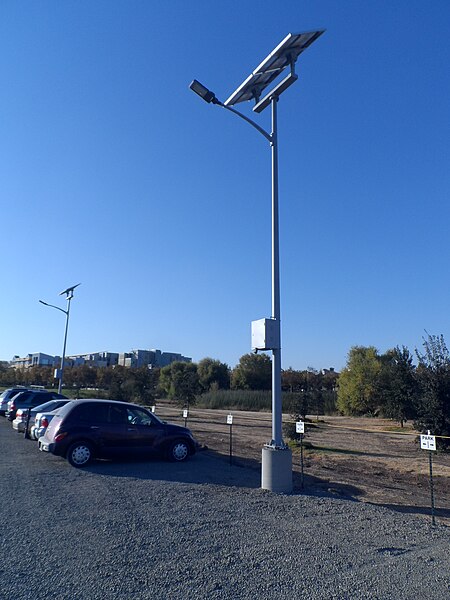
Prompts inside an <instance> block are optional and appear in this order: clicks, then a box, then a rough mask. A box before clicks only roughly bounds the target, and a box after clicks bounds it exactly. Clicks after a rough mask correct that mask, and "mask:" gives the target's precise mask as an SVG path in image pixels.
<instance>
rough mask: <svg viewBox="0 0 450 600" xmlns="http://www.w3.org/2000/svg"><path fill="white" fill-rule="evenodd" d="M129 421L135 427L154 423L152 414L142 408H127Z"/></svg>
mask: <svg viewBox="0 0 450 600" xmlns="http://www.w3.org/2000/svg"><path fill="white" fill-rule="evenodd" d="M126 411H127V420H128V422H129V423H132V424H133V425H152V424H153V423H154V421H153V419H152V417H151V416H150V414H149V413H148V412H147V411H146V410H143V409H142V408H136V407H135V406H130V407H127V409H126Z"/></svg>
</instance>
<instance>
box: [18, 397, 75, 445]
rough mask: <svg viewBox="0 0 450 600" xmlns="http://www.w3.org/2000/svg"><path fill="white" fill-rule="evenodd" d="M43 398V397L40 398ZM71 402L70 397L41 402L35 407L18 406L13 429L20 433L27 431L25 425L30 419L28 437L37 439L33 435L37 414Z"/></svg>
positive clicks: (48, 411)
mask: <svg viewBox="0 0 450 600" xmlns="http://www.w3.org/2000/svg"><path fill="white" fill-rule="evenodd" d="M40 399H41V398H40ZM67 402H70V400H69V398H66V399H56V400H49V401H48V402H44V404H39V405H38V406H36V407H35V408H31V409H30V408H18V409H17V412H16V417H15V419H14V420H13V422H12V426H13V429H15V430H16V431H18V432H19V433H23V432H24V431H25V427H26V424H27V421H28V437H30V438H31V439H37V437H36V438H34V436H33V428H34V425H35V419H36V415H37V414H43V413H44V412H45V413H50V412H51V411H53V410H55V409H57V408H59V407H60V406H64V404H67ZM28 412H30V418H28Z"/></svg>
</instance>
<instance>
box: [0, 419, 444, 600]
mask: <svg viewBox="0 0 450 600" xmlns="http://www.w3.org/2000/svg"><path fill="white" fill-rule="evenodd" d="M0 456H1V457H2V460H1V463H0V481H1V484H0V505H1V507H2V510H1V516H0V522H1V531H2V540H1V555H0V598H1V599H2V600H22V599H28V598H29V599H33V600H36V599H37V600H53V599H55V600H56V599H58V600H61V599H67V600H95V599H99V600H100V599H101V600H107V599H111V600H112V599H124V598H132V599H133V600H134V599H136V600H137V599H155V598H159V599H165V598H170V599H171V600H178V599H180V600H185V599H187V598H191V599H197V598H198V599H203V598H205V599H206V598H208V599H233V600H236V599H238V598H244V599H247V598H248V599H250V598H251V599H254V598H258V599H261V600H265V599H267V600H269V599H272V598H292V597H302V598H308V599H311V600H315V599H324V600H325V599H326V600H331V599H340V600H344V599H349V600H358V599H360V598H365V599H367V598H369V599H380V600H388V599H395V600H402V599H405V600H411V599H413V598H415V597H430V598H433V599H434V600H448V598H449V597H450V552H449V541H450V535H449V534H450V528H447V527H445V526H443V525H438V526H437V527H435V528H432V527H431V525H430V523H429V522H428V521H427V520H424V519H423V518H419V517H415V516H411V515H404V514H399V513H396V512H392V511H390V510H388V509H385V508H381V507H376V506H372V505H369V504H365V503H359V502H354V501H350V500H348V499H343V498H333V497H325V496H310V495H284V496H283V495H274V494H271V493H270V492H266V491H263V490H261V489H260V488H259V485H260V474H259V472H258V471H257V470H254V469H247V468H242V467H236V466H230V465H229V464H228V463H227V461H226V460H225V459H224V460H222V459H220V458H218V457H217V456H214V455H212V454H210V453H208V452H206V453H200V454H198V455H196V456H195V457H194V458H193V459H192V460H190V461H189V462H187V463H185V464H170V463H165V462H163V461H158V460H152V461H141V462H107V461H102V462H98V463H94V464H93V465H92V466H90V467H89V468H87V469H85V470H77V469H74V468H72V467H70V466H69V465H68V463H67V462H66V461H64V460H62V459H60V458H57V457H54V456H48V455H46V454H43V453H40V452H38V450H37V448H36V444H35V443H34V442H31V441H27V440H24V439H23V437H22V436H20V435H18V434H17V433H16V432H14V431H13V430H12V428H11V426H10V424H9V423H7V422H6V421H5V420H4V419H0Z"/></svg>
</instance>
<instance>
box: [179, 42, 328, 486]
mask: <svg viewBox="0 0 450 600" xmlns="http://www.w3.org/2000/svg"><path fill="white" fill-rule="evenodd" d="M322 33H323V30H321V31H312V32H307V33H299V34H291V33H290V34H288V35H287V36H286V37H285V38H284V40H282V42H281V43H280V44H279V45H278V46H277V47H276V48H275V49H274V50H273V51H272V52H271V53H270V54H269V56H267V58H266V59H264V60H263V62H262V63H261V64H260V65H258V67H257V68H256V69H255V70H254V71H253V72H252V73H251V75H250V76H249V77H247V79H246V80H245V81H244V82H243V83H242V84H241V85H240V86H239V87H238V88H237V90H235V91H234V92H233V94H232V95H231V96H230V97H229V98H228V99H227V100H226V101H225V102H221V101H220V100H218V99H217V98H216V96H215V94H214V92H212V91H211V90H209V89H208V88H206V87H205V86H204V85H202V84H201V83H200V82H199V81H197V80H196V79H194V80H193V81H192V83H191V84H190V86H189V87H190V88H191V90H192V91H194V92H195V93H196V94H198V95H199V96H200V97H201V98H202V99H203V100H205V102H208V103H212V104H217V105H219V106H221V107H223V108H226V109H227V110H229V111H231V112H233V113H234V114H236V115H238V116H239V117H241V118H242V119H244V120H245V121H246V122H247V123H249V124H250V125H252V127H254V128H255V129H256V130H257V131H259V133H261V134H262V135H263V136H264V137H265V138H266V139H267V140H268V141H269V143H270V146H271V148H272V317H271V319H261V320H260V321H254V322H253V323H252V338H253V325H254V324H255V332H256V335H255V339H256V340H257V342H256V343H255V345H254V350H255V351H256V352H257V351H258V350H271V351H272V440H271V441H270V443H269V444H266V446H265V447H264V448H263V451H262V488H264V489H268V490H271V491H274V492H282V493H289V492H291V491H292V453H291V451H290V450H289V448H288V447H287V446H286V444H285V443H284V442H283V436H282V420H283V414H282V400H281V325H280V316H281V315H280V254H279V247H280V241H279V210H278V130H277V103H278V99H279V97H280V95H281V94H282V93H283V92H284V91H285V90H286V89H287V88H288V87H290V86H291V85H292V84H293V83H294V82H295V81H297V79H298V77H297V75H296V74H295V63H296V60H297V58H298V56H299V55H300V54H301V53H302V52H303V51H304V50H305V49H306V48H308V47H309V46H310V45H311V44H312V43H313V42H314V41H315V40H316V39H317V38H318V37H319V36H320V35H322ZM286 68H289V71H290V73H289V75H288V76H287V77H285V78H284V79H283V80H282V81H280V82H279V83H278V84H277V85H276V86H275V87H274V88H273V89H272V90H271V91H270V92H269V93H267V94H266V95H265V96H264V97H263V98H261V93H262V92H263V91H264V90H265V88H266V87H267V86H269V85H270V84H271V83H272V82H273V81H275V79H277V78H278V76H279V75H280V74H281V73H282V72H283V71H284V70H285V69H286ZM247 100H254V101H255V106H254V107H253V111H254V112H257V113H260V112H262V111H263V110H264V109H265V108H267V106H269V105H271V107H272V132H271V133H270V134H269V133H267V132H266V131H265V130H264V129H263V128H262V127H260V126H259V125H258V124H257V123H255V122H254V121H252V120H251V119H249V118H248V117H247V116H245V115H243V114H242V113H240V112H239V111H237V110H236V109H234V108H232V106H233V105H234V104H237V103H238V102H243V101H247ZM261 321H262V323H261ZM261 326H262V328H261ZM261 331H262V334H261Z"/></svg>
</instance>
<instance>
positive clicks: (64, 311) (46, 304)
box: [39, 300, 67, 315]
mask: <svg viewBox="0 0 450 600" xmlns="http://www.w3.org/2000/svg"><path fill="white" fill-rule="evenodd" d="M39 302H40V303H41V304H45V306H50V307H51V308H56V310H60V311H61V312H62V313H64V314H65V315H67V310H64V309H63V308H60V307H59V306H55V305H54V304H49V303H48V302H44V301H43V300H39Z"/></svg>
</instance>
